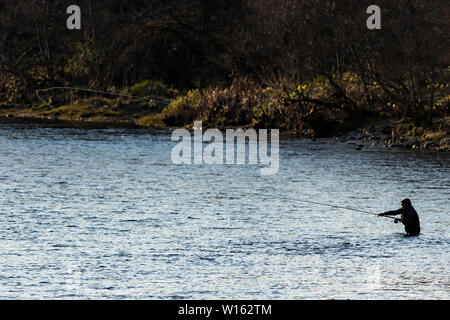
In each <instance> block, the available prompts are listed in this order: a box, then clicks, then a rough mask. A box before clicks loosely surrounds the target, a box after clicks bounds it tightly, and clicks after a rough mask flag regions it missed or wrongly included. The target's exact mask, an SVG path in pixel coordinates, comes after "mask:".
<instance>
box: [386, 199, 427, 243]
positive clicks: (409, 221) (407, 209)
mask: <svg viewBox="0 0 450 320" xmlns="http://www.w3.org/2000/svg"><path fill="white" fill-rule="evenodd" d="M401 203H402V207H401V208H400V209H398V210H394V211H387V212H384V213H380V214H379V216H396V215H399V214H401V215H402V216H401V218H400V219H395V220H394V222H395V223H398V222H399V221H400V222H402V223H403V224H404V225H405V231H406V233H407V234H408V236H417V235H419V233H420V221H419V215H418V214H417V212H416V210H414V208H413V206H412V204H411V200H409V199H404V200H402V202H401Z"/></svg>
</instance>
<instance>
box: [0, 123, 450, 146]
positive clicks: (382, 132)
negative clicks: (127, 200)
mask: <svg viewBox="0 0 450 320" xmlns="http://www.w3.org/2000/svg"><path fill="white" fill-rule="evenodd" d="M1 124H25V125H33V124H36V125H40V126H44V127H53V128H54V127H58V128H78V129H80V130H95V129H97V130H99V129H130V130H139V129H140V130H142V129H144V130H145V129H146V130H150V131H153V130H161V131H170V130H174V129H175V128H174V127H169V126H167V127H160V126H158V127H149V126H142V125H138V124H136V123H135V122H133V121H126V120H122V121H113V120H111V121H103V122H96V121H76V120H64V119H56V118H54V119H49V118H38V117H33V116H28V117H26V116H24V117H22V116H20V117H17V116H0V125H1ZM280 137H281V138H282V139H302V138H308V139H312V140H316V138H311V137H299V136H296V135H294V134H291V133H289V132H281V133H280ZM323 138H324V139H334V140H336V141H339V142H347V144H348V145H352V146H354V148H355V149H357V150H362V149H363V148H364V147H365V146H369V145H370V146H375V145H376V146H380V147H383V148H386V149H394V148H399V149H409V150H427V151H434V152H449V151H450V140H447V143H446V144H444V145H442V144H439V142H438V141H433V140H427V141H426V140H424V139H419V138H417V137H405V136H394V135H393V134H392V133H391V134H389V132H388V128H386V127H382V128H376V129H374V128H372V129H358V130H354V131H350V132H346V133H343V134H341V135H337V136H329V137H323ZM317 139H319V138H317Z"/></svg>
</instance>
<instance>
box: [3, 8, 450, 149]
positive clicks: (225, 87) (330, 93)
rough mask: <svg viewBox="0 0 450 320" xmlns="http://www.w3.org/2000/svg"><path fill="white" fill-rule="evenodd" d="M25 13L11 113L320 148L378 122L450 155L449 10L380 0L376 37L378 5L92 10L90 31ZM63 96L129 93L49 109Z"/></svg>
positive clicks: (393, 141) (6, 70) (9, 23)
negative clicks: (263, 136)
mask: <svg viewBox="0 0 450 320" xmlns="http://www.w3.org/2000/svg"><path fill="white" fill-rule="evenodd" d="M22 2H23V3H22ZM22 2H21V3H17V1H13V0H5V1H4V2H3V3H2V4H0V9H2V10H0V31H1V34H3V37H1V38H0V114H2V115H5V116H7V115H10V116H22V117H25V116H29V117H38V118H45V119H64V120H68V121H91V122H110V123H133V124H137V125H140V126H150V127H163V126H171V127H173V126H187V127H189V126H190V125H191V124H192V123H193V121H194V120H202V121H203V123H204V126H205V127H218V128H228V127H236V126H240V127H252V128H279V129H281V131H282V132H284V133H286V134H289V135H293V136H308V137H328V136H336V135H342V134H345V133H346V132H351V131H352V130H355V129H358V128H361V130H362V131H364V130H368V129H370V127H371V126H373V125H372V124H371V122H373V120H372V119H376V121H375V122H376V123H378V122H379V123H383V126H384V129H383V130H384V131H386V130H388V131H390V132H389V135H390V138H386V141H387V142H388V144H389V145H391V146H392V145H397V144H401V145H405V146H411V147H414V146H415V145H419V146H422V145H424V144H427V145H428V146H431V145H432V146H433V148H435V149H446V145H448V138H449V131H450V130H449V124H448V123H449V120H448V119H449V116H450V115H449V112H448V111H449V105H450V101H449V99H450V88H449V86H448V84H449V82H450V81H449V80H450V69H449V65H450V63H449V58H450V51H449V47H448V35H447V33H448V30H449V28H450V25H449V19H448V13H449V12H448V10H446V9H445V8H447V7H448V6H446V1H444V0H433V1H431V0H417V1H409V0H399V1H395V2H393V1H388V0H380V1H379V3H378V5H379V6H380V7H381V8H382V14H383V24H382V25H383V26H382V30H376V31H374V30H372V31H369V30H367V28H366V25H365V21H366V19H367V15H366V8H367V6H368V5H370V1H360V0H358V1H356V0H355V1H345V2H344V1H341V2H336V1H327V0H325V1H306V0H296V1H290V0H277V1H268V0H256V1H255V0H252V1H247V0H230V1H225V2H224V1H218V0H217V1H215V0H211V1H192V0H191V1H187V0H186V1H184V0H181V1H180V0H178V1H172V0H166V1H139V0H133V1H127V2H126V5H125V4H124V2H123V1H116V0H105V1H102V2H99V3H92V2H91V1H87V0H80V1H79V2H80V3H79V5H80V7H81V8H82V12H84V13H85V15H83V16H84V17H85V19H83V27H82V31H77V32H69V31H67V29H66V27H65V20H64V19H65V18H66V13H65V9H66V8H67V6H68V5H69V4H71V3H70V1H65V0H61V1H57V2H54V3H50V2H47V3H46V4H45V5H38V4H37V3H36V2H35V1H32V0H25V1H22ZM28 21H33V23H31V24H30V23H27V22H28ZM55 86H57V87H62V86H67V87H81V88H87V89H93V90H100V91H107V92H116V93H118V94H119V95H106V94H100V93H92V92H84V91H77V90H53V91H48V92H46V93H45V94H44V93H43V94H42V96H43V98H44V99H45V101H46V102H47V103H42V101H40V100H38V99H36V95H35V91H36V90H37V89H45V88H49V87H55ZM142 98H144V99H142ZM152 98H154V99H152ZM165 101H167V102H168V104H166V103H164V102H165ZM367 126H369V128H367ZM372 129H373V130H372V131H373V132H376V131H377V128H376V126H374V128H372ZM369 131H370V130H369ZM401 139H403V140H401ZM414 139H416V140H417V141H416V140H414ZM400 140H401V141H400Z"/></svg>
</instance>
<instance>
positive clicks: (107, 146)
mask: <svg viewBox="0 0 450 320" xmlns="http://www.w3.org/2000/svg"><path fill="white" fill-rule="evenodd" d="M174 145H175V143H173V142H171V141H170V132H148V131H131V130H125V129H124V130H118V129H114V130H91V131H89V132H87V133H86V132H83V131H81V130H78V129H68V128H45V127H40V126H36V125H18V124H3V125H0V194H1V196H0V298H27V299H28V298H30V299H37V298H39V299H42V298H57V299H73V298H83V299H86V298H87V299H91V298H107V299H117V298H118V299H136V298H137V299H225V298H229V299H306V298H313V299H347V298H350V299H398V298H403V299H404V298H431V299H449V298H450V280H449V262H450V261H449V251H450V250H449V249H450V238H449V226H450V219H449V215H448V214H449V209H448V208H449V198H450V197H449V190H450V156H449V155H448V154H438V153H427V152H421V153H417V152H413V151H402V150H382V149H379V148H376V147H366V148H364V149H363V150H362V151H356V150H354V147H353V146H351V145H348V144H346V143H343V142H335V141H333V140H317V141H314V142H312V141H309V140H284V141H281V143H280V170H279V174H278V175H275V176H269V177H261V176H260V175H259V170H258V167H257V166H250V165H244V166H218V165H216V166H207V165H201V166H176V165H173V164H171V161H170V152H171V149H172V147H173V146H174ZM255 193H256V194H257V195H254V194H255ZM252 194H253V195H252ZM280 196H288V197H290V198H297V199H308V200H312V201H318V202H324V203H331V204H336V205H340V206H350V207H353V208H358V209H361V210H366V211H371V212H383V211H386V210H392V209H397V208H398V207H399V201H400V200H401V199H403V198H405V197H410V198H411V199H412V201H413V205H414V206H415V208H416V210H417V211H418V212H419V215H420V218H421V223H422V230H423V232H422V234H421V235H420V236H419V237H405V236H404V229H403V227H402V226H401V225H400V224H397V225H396V224H394V223H393V222H392V220H390V219H386V218H379V217H376V216H371V215H368V214H362V213H357V212H352V211H347V210H342V209H334V208H328V207H323V206H319V205H312V204H307V203H301V202H296V201H293V200H283V199H280Z"/></svg>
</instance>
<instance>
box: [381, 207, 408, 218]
mask: <svg viewBox="0 0 450 320" xmlns="http://www.w3.org/2000/svg"><path fill="white" fill-rule="evenodd" d="M399 214H403V209H401V208H400V209H398V210H394V211H387V212H383V213H380V214H379V216H380V217H382V216H397V215H399Z"/></svg>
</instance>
